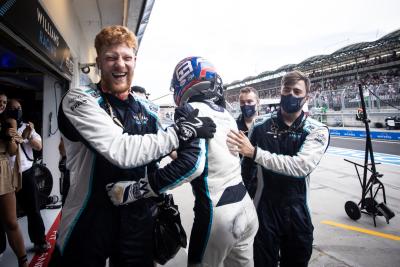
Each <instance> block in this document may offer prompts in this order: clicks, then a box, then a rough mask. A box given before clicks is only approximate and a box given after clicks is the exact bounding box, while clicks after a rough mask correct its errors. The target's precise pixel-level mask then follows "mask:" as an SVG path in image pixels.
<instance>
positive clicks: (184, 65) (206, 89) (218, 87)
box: [171, 57, 224, 106]
mask: <svg viewBox="0 0 400 267" xmlns="http://www.w3.org/2000/svg"><path fill="white" fill-rule="evenodd" d="M171 91H173V92H174V101H175V104H176V105H177V106H180V105H181V104H183V103H185V102H187V101H188V100H189V99H190V98H192V97H194V96H200V97H203V98H205V99H212V100H214V102H217V101H220V100H223V99H224V98H223V85H222V80H221V77H220V76H219V75H218V74H217V72H216V70H215V67H214V66H213V65H212V64H211V63H210V62H209V61H207V60H206V59H204V58H202V57H187V58H185V59H183V60H181V61H180V62H179V63H178V64H177V65H176V67H175V70H174V74H173V76H172V81H171ZM223 102H224V101H223Z"/></svg>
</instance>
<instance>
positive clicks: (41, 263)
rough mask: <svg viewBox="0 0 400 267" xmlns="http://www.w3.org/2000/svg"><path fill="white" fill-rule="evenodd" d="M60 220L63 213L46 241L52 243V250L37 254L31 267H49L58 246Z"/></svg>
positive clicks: (50, 230)
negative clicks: (56, 245) (51, 257)
mask: <svg viewBox="0 0 400 267" xmlns="http://www.w3.org/2000/svg"><path fill="white" fill-rule="evenodd" d="M60 218H61V211H60V212H59V213H58V215H57V217H56V219H55V220H54V222H53V225H52V226H51V227H50V229H49V231H48V232H47V235H46V241H47V242H49V243H50V249H49V250H48V251H47V252H45V253H41V254H38V253H36V254H35V255H34V256H33V258H32V260H31V262H30V263H29V267H47V265H48V264H49V261H50V256H51V254H52V253H53V251H54V246H55V244H56V234H57V229H58V225H59V224H60Z"/></svg>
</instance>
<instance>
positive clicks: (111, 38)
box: [94, 25, 138, 55]
mask: <svg viewBox="0 0 400 267" xmlns="http://www.w3.org/2000/svg"><path fill="white" fill-rule="evenodd" d="M115 44H126V45H127V46H128V47H131V48H132V49H133V50H134V51H135V53H136V50H137V45H138V44H137V39H136V36H135V34H134V33H133V32H132V31H131V30H129V29H128V28H127V27H124V26H121V25H113V26H108V27H105V28H104V29H102V30H101V31H100V32H99V33H98V34H97V35H96V39H95V40H94V47H95V48H96V52H97V55H100V52H101V49H102V48H103V47H104V46H111V45H115Z"/></svg>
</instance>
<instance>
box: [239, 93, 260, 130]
mask: <svg viewBox="0 0 400 267" xmlns="http://www.w3.org/2000/svg"><path fill="white" fill-rule="evenodd" d="M239 104H240V110H241V112H242V113H241V115H240V116H239V118H238V119H237V120H236V124H237V126H238V128H239V130H240V131H243V132H244V133H245V134H246V135H247V133H248V131H249V129H250V126H251V125H252V124H253V121H254V119H255V118H256V117H257V115H258V106H259V104H260V100H259V98H258V93H257V90H256V89H254V88H253V87H245V88H242V89H241V90H240V94H239Z"/></svg>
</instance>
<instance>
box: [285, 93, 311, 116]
mask: <svg viewBox="0 0 400 267" xmlns="http://www.w3.org/2000/svg"><path fill="white" fill-rule="evenodd" d="M304 98H305V97H294V96H293V95H292V94H289V95H281V107H282V109H283V110H284V111H285V112H287V113H295V112H297V111H299V110H300V109H301V108H302V107H303V105H304V103H303V104H302V101H303V99H304Z"/></svg>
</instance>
